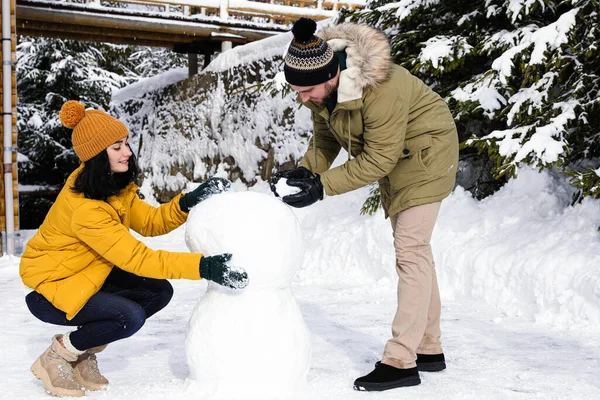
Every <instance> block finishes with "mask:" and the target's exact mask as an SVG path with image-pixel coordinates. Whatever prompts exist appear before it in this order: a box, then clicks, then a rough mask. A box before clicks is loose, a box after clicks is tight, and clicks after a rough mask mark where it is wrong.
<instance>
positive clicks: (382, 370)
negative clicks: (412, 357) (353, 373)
mask: <svg viewBox="0 0 600 400" xmlns="http://www.w3.org/2000/svg"><path fill="white" fill-rule="evenodd" d="M420 383H421V378H419V371H418V370H417V367H414V368H408V369H400V368H396V367H392V366H390V365H387V364H383V363H381V362H377V363H376V364H375V369H374V370H373V372H371V373H370V374H369V375H365V376H362V377H360V378H358V379H357V380H355V381H354V390H365V391H367V392H374V391H381V390H388V389H394V388H398V387H402V386H415V385H418V384H420Z"/></svg>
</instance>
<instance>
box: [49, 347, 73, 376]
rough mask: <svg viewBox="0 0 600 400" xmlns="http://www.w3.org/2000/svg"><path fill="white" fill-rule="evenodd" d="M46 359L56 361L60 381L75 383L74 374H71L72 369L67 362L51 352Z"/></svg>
mask: <svg viewBox="0 0 600 400" xmlns="http://www.w3.org/2000/svg"><path fill="white" fill-rule="evenodd" d="M48 358H49V359H51V360H56V361H57V363H58V376H59V377H60V379H63V380H67V381H71V382H77V379H76V378H75V373H74V372H73V367H72V366H71V363H69V362H68V361H67V360H65V359H64V358H62V357H61V356H59V355H58V354H57V353H56V352H54V351H51V352H50V353H49V354H48Z"/></svg>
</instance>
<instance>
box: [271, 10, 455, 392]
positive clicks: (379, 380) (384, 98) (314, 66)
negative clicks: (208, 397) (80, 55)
mask: <svg viewBox="0 0 600 400" xmlns="http://www.w3.org/2000/svg"><path fill="white" fill-rule="evenodd" d="M292 31H293V33H294V40H293V41H292V43H291V44H290V47H289V49H288V53H287V55H286V56H285V60H284V72H285V77H286V80H287V81H288V83H289V84H290V85H291V87H292V89H294V90H295V91H297V92H298V97H299V100H300V101H301V102H302V103H303V105H305V106H306V107H308V108H309V109H310V110H311V111H312V119H313V137H312V139H311V140H310V142H309V147H308V150H307V151H306V154H305V155H304V157H303V159H302V160H301V162H300V165H299V167H298V168H296V169H292V170H288V171H282V172H279V173H277V174H276V175H275V176H274V178H273V179H272V182H271V183H272V185H271V187H272V190H273V191H274V192H275V194H276V195H277V193H276V191H275V184H276V183H277V181H278V180H279V179H280V178H286V179H287V183H288V185H290V186H296V187H298V188H300V189H301V191H300V192H299V193H296V194H293V195H288V196H285V197H283V201H284V202H286V203H287V204H289V205H291V206H294V207H305V206H308V205H311V204H313V203H315V202H316V201H318V200H322V199H323V197H324V196H325V195H328V196H333V195H338V194H342V193H346V192H349V191H352V190H355V189H358V188H360V187H363V186H365V185H368V184H371V183H373V182H375V181H377V182H378V183H379V187H380V190H381V201H382V204H383V208H384V210H385V214H386V217H388V216H389V217H390V219H391V222H392V228H393V232H394V247H395V250H396V270H397V273H398V276H399V281H398V309H397V312H396V315H395V318H394V321H393V324H392V333H393V337H392V338H391V339H390V340H389V341H388V342H387V344H386V346H385V349H384V352H383V358H382V360H381V362H378V363H376V364H375V369H374V370H373V371H372V372H371V373H369V374H368V375H366V376H363V377H360V378H358V379H357V380H356V381H355V382H354V388H355V389H357V390H368V391H375V390H387V389H392V388H396V387H401V386H412V385H418V384H419V383H420V382H421V380H420V377H419V372H418V371H441V370H443V369H444V368H446V364H445V359H444V354H443V350H442V346H441V342H440V336H441V333H440V309H441V304H440V296H439V290H438V285H437V278H436V273H435V265H434V261H433V255H432V251H431V246H430V240H431V233H432V231H433V227H434V225H435V221H436V219H437V215H438V211H439V209H440V203H441V201H442V199H444V198H445V197H446V196H448V194H449V193H450V192H451V191H452V189H453V188H454V183H455V179H456V167H457V163H458V135H457V132H456V126H455V124H454V120H453V118H452V115H451V113H450V111H449V109H448V106H447V105H446V103H445V102H444V101H443V99H442V98H441V97H440V96H439V95H437V94H436V93H434V92H433V91H432V90H431V89H430V88H429V87H427V86H426V85H425V84H424V83H423V82H422V81H421V80H419V79H418V78H416V77H414V76H413V75H411V74H410V73H409V72H408V71H407V70H406V69H404V68H402V67H400V66H398V65H394V64H393V62H392V59H391V56H390V46H389V43H388V40H387V38H386V36H385V35H384V34H383V33H382V32H380V31H378V30H376V29H373V28H370V27H367V26H360V25H356V24H342V25H338V26H332V27H329V28H326V29H323V30H322V31H320V32H319V35H318V36H315V35H314V33H315V31H316V24H315V22H314V21H312V20H310V19H306V18H302V19H300V20H299V21H297V22H296V24H294V27H293V29H292ZM341 148H344V149H346V150H347V151H348V161H347V162H346V163H344V164H343V165H340V166H338V167H336V168H333V169H330V166H331V164H332V162H333V161H334V159H335V158H336V156H337V154H338V153H339V151H340V149H341Z"/></svg>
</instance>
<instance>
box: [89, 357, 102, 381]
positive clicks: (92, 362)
mask: <svg viewBox="0 0 600 400" xmlns="http://www.w3.org/2000/svg"><path fill="white" fill-rule="evenodd" d="M87 360H88V369H89V371H90V373H91V374H92V375H95V376H97V377H99V376H102V375H101V374H100V370H99V369H98V359H97V358H96V355H95V354H91V353H88V359H87Z"/></svg>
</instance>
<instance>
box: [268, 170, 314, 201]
mask: <svg viewBox="0 0 600 400" xmlns="http://www.w3.org/2000/svg"><path fill="white" fill-rule="evenodd" d="M313 176H314V174H313V173H312V172H310V171H309V170H308V169H306V168H304V167H298V168H292V169H288V170H285V171H279V172H277V173H275V174H273V176H272V177H271V180H270V181H269V186H270V187H271V192H273V194H274V195H275V197H279V194H278V193H277V190H276V188H275V185H277V182H279V180H280V179H281V178H285V179H305V178H312V177H313Z"/></svg>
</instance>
